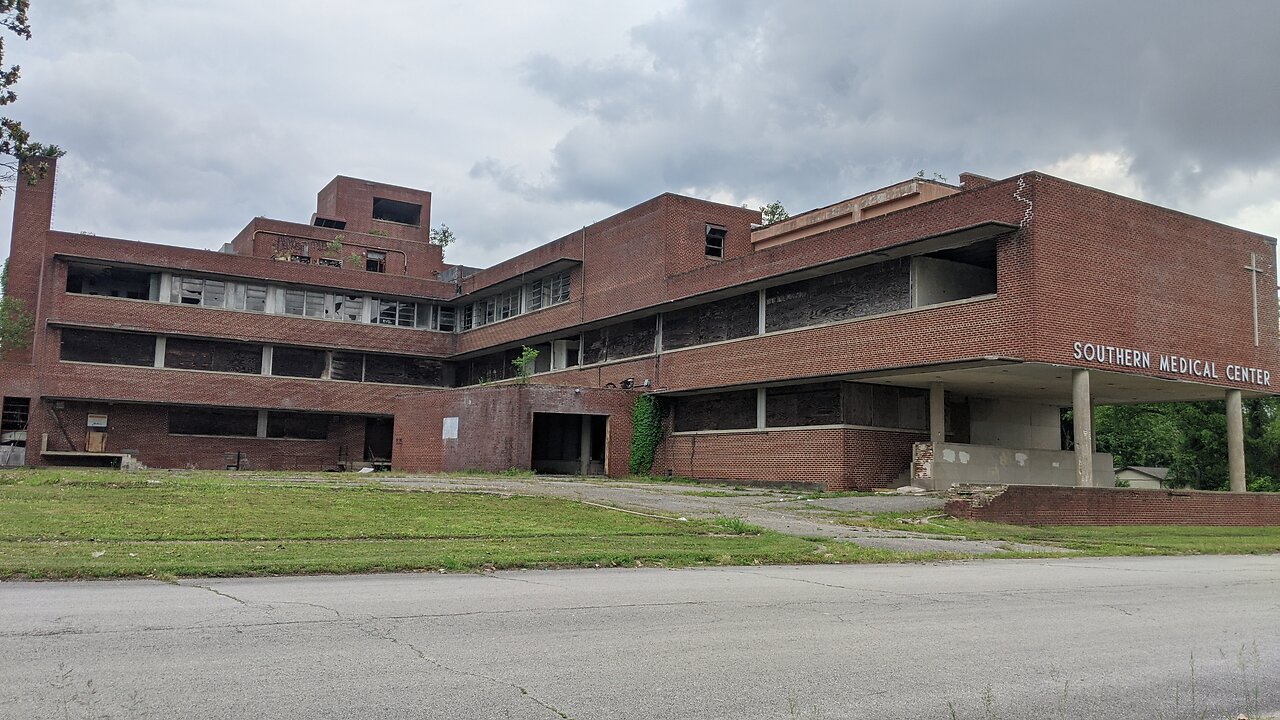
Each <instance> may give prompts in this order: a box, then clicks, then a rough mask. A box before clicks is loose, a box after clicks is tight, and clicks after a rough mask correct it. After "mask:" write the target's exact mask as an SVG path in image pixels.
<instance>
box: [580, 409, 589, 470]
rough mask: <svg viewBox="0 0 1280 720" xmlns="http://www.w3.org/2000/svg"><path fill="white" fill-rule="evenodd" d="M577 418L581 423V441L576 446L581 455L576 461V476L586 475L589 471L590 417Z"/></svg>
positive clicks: (581, 416)
mask: <svg viewBox="0 0 1280 720" xmlns="http://www.w3.org/2000/svg"><path fill="white" fill-rule="evenodd" d="M578 418H579V419H580V420H581V421H582V425H581V432H582V434H581V436H580V437H581V438H582V441H581V443H580V444H579V445H578V449H579V450H580V451H581V452H582V455H581V456H580V457H579V459H578V474H579V475H586V474H587V473H588V472H589V471H590V469H591V416H590V415H579V416H578Z"/></svg>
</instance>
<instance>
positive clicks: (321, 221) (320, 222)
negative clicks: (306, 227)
mask: <svg viewBox="0 0 1280 720" xmlns="http://www.w3.org/2000/svg"><path fill="white" fill-rule="evenodd" d="M311 224H312V225H314V226H316V227H322V228H332V229H334V230H345V229H346V227H347V221H346V220H335V219H333V218H327V217H320V216H319V215H317V216H316V219H315V220H313V221H312V223H311Z"/></svg>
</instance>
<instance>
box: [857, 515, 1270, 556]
mask: <svg viewBox="0 0 1280 720" xmlns="http://www.w3.org/2000/svg"><path fill="white" fill-rule="evenodd" d="M935 515H937V511H936V510H935V511H928V512H918V513H882V514H879V515H875V516H871V517H869V518H868V517H865V516H861V517H853V516H849V517H846V518H844V521H845V522H847V523H848V524H850V525H859V526H864V527H875V528H881V529H887V530H901V531H911V532H922V533H932V534H937V535H949V536H957V537H964V538H967V539H970V540H993V541H1003V542H1017V543H1030V544H1045V545H1056V546H1058V547H1064V548H1071V549H1074V550H1079V551H1080V552H1081V554H1084V555H1095V556H1103V555H1201V554H1203V555H1238V554H1240V555H1250V554H1262V553H1275V552H1280V527H1276V526H1272V527H1222V526H1205V525H1107V526H1099V525H1044V526H1027V525H1001V524H999V523H987V522H975V521H971V520H956V519H953V518H948V517H934V516H935ZM926 518H928V521H927V522H926V523H924V524H916V523H914V522H903V520H917V521H918V520H924V519H926Z"/></svg>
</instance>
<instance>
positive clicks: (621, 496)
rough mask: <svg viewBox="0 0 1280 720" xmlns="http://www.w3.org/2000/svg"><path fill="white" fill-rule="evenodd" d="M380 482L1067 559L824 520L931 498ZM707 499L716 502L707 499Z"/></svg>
mask: <svg viewBox="0 0 1280 720" xmlns="http://www.w3.org/2000/svg"><path fill="white" fill-rule="evenodd" d="M379 479H380V480H381V478H379ZM382 482H384V483H386V484H388V485H394V486H400V487H413V488H421V489H424V490H436V491H441V492H484V493H496V494H501V495H533V496H543V497H558V498H568V499H572V500H578V501H580V502H587V503H595V504H598V505H605V506H608V507H612V508H618V509H622V510H628V511H632V512H640V513H652V514H657V515H664V516H670V515H674V516H677V517H686V518H690V519H694V518H698V519H704V518H715V517H737V518H742V519H743V520H744V521H746V522H749V523H751V524H753V525H759V526H760V527H763V528H767V529H769V530H774V531H776V532H780V533H786V534H788V535H798V536H804V537H822V538H832V539H835V540H840V541H844V542H851V543H854V544H856V545H860V546H862V547H869V548H883V549H886V550H900V551H907V552H952V553H965V554H984V555H985V554H990V553H995V552H1001V551H1008V550H1016V551H1019V552H1060V553H1069V552H1074V551H1071V550H1065V549H1063V548H1055V547H1049V546H1044V545H1027V544H1022V543H1005V542H989V541H978V540H966V539H964V538H957V537H951V536H946V535H931V534H929V533H926V532H914V531H910V530H906V529H904V530H902V531H890V530H876V529H871V528H862V527H851V526H849V525H845V524H842V523H838V522H835V521H833V520H831V519H830V517H829V515H830V513H831V512H832V511H835V512H844V513H847V512H854V513H866V514H868V515H870V514H873V513H882V512H912V511H917V510H930V509H937V510H938V511H939V512H941V508H942V505H943V501H942V499H940V498H938V497H933V496H907V495H877V496H856V497H835V498H815V499H813V500H797V497H803V496H802V495H797V494H796V493H792V492H782V491H777V490H771V489H768V488H751V489H745V490H737V489H731V488H728V487H724V486H716V485H697V484H682V483H637V482H619V481H611V480H606V479H603V478H601V479H591V478H573V479H569V478H554V477H536V478H519V477H517V478H504V477H492V478H474V477H448V476H424V477H399V478H386V479H385V480H382ZM691 493H702V494H691ZM711 493H715V495H716V496H710V494H711ZM721 495H723V496H721ZM824 515H827V516H828V517H824Z"/></svg>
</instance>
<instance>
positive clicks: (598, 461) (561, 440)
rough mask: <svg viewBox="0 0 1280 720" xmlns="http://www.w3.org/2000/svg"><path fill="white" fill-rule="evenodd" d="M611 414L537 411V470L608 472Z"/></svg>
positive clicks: (534, 457)
mask: <svg viewBox="0 0 1280 720" xmlns="http://www.w3.org/2000/svg"><path fill="white" fill-rule="evenodd" d="M608 427H609V417H608V416H607V415H577V414H572V413H534V414H533V452H532V458H531V459H530V467H531V468H532V469H533V471H534V472H538V473H548V474H553V475H604V474H605V467H606V466H605V454H606V453H605V446H606V444H607V439H608Z"/></svg>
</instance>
